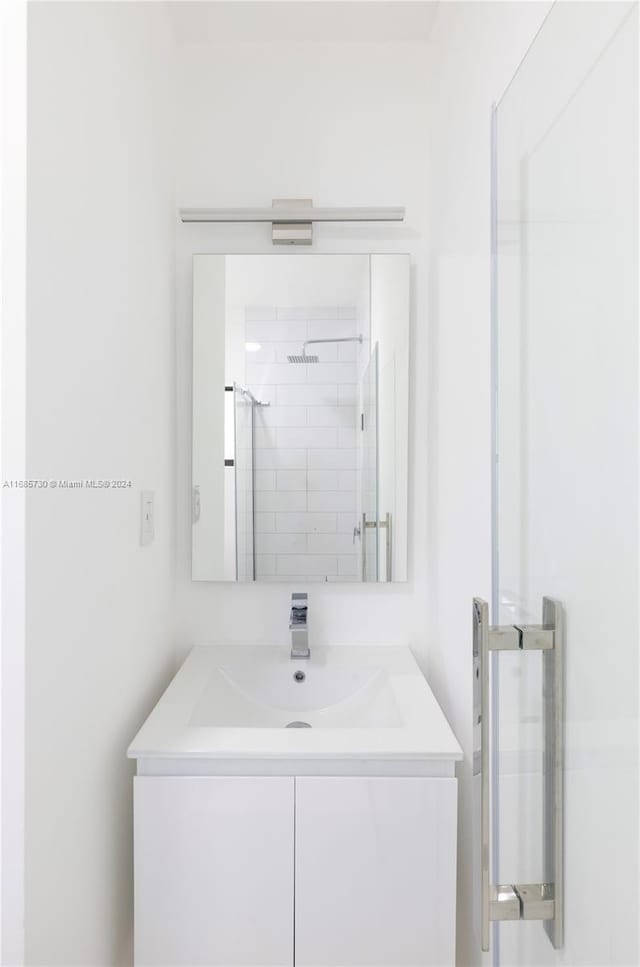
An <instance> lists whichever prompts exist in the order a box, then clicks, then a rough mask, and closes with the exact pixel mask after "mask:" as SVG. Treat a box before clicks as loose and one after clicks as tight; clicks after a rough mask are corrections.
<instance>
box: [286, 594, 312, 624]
mask: <svg viewBox="0 0 640 967" xmlns="http://www.w3.org/2000/svg"><path fill="white" fill-rule="evenodd" d="M307 610H308V605H307V595H306V594H305V593H303V592H294V593H293V594H292V595H291V616H290V619H289V627H292V626H293V625H294V624H295V625H299V624H300V625H306V623H307Z"/></svg>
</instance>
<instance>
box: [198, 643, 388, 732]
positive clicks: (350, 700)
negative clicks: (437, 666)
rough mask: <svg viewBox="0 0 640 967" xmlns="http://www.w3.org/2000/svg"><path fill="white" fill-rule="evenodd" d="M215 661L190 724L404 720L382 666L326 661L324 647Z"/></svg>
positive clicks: (354, 724)
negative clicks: (293, 654) (298, 657)
mask: <svg viewBox="0 0 640 967" xmlns="http://www.w3.org/2000/svg"><path fill="white" fill-rule="evenodd" d="M262 650H263V651H264V654H261V653H260V651H258V654H257V655H252V656H251V660H250V661H247V660H246V659H244V660H242V659H240V660H236V661H234V662H230V663H228V664H224V665H217V666H216V667H215V668H214V669H213V673H212V675H211V677H210V678H209V681H208V683H207V686H206V688H205V690H204V692H203V693H202V695H201V696H200V699H199V700H198V702H197V703H196V705H195V708H194V710H193V714H192V716H191V719H190V725H192V726H204V727H214V728H216V727H218V728H219V727H230V728H278V727H280V728H283V727H285V726H290V727H291V726H294V727H295V726H297V727H301V726H305V725H306V726H311V727H312V728H376V727H377V728H392V727H398V726H401V725H402V724H403V720H402V717H401V715H400V712H399V710H398V706H397V703H396V701H395V699H394V696H393V692H392V690H391V687H390V684H389V676H388V674H387V672H386V671H385V669H383V668H380V667H376V666H373V667H371V666H368V665H365V666H363V667H360V666H359V665H353V666H340V665H336V664H331V663H328V662H327V660H326V650H324V649H322V650H316V651H315V652H313V653H312V656H311V658H310V659H307V660H304V661H291V659H290V658H288V657H287V656H286V653H284V652H282V651H280V650H279V649H278V650H277V651H276V654H273V650H272V649H270V648H265V649H262Z"/></svg>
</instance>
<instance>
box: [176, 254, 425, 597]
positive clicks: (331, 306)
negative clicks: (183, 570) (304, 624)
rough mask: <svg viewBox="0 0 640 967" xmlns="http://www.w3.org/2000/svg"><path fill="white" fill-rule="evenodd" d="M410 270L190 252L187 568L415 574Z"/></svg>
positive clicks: (363, 577)
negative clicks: (411, 566)
mask: <svg viewBox="0 0 640 967" xmlns="http://www.w3.org/2000/svg"><path fill="white" fill-rule="evenodd" d="M409 273H410V266H409V256H408V255H302V254H295V255H281V254H274V255H196V256H194V260H193V481H192V484H193V491H192V577H193V580H194V581H272V582H273V581H280V582H299V581H306V582H317V581H323V582H324V581H326V582H329V581H366V582H388V581H406V579H407V463H408V383H409Z"/></svg>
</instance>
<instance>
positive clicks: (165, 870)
mask: <svg viewBox="0 0 640 967" xmlns="http://www.w3.org/2000/svg"><path fill="white" fill-rule="evenodd" d="M134 782H135V789H134V810H135V950H136V964H137V965H140V967H141V965H162V967H169V965H172V967H173V965H182V967H187V965H188V967H196V965H206V967H218V965H219V967H240V965H242V967H267V965H269V967H287V965H292V964H293V830H294V816H293V800H294V791H293V779H290V778H288V777H235V776H223V777H218V776H213V777H209V776H206V777H199V778H191V777H182V776H179V777H173V776H171V777H139V778H136V779H135V780H134Z"/></svg>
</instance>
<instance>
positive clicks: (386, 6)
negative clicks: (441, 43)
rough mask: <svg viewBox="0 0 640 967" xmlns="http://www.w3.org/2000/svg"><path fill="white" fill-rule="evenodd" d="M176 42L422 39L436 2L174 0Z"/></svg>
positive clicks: (423, 40) (172, 20) (407, 0)
mask: <svg viewBox="0 0 640 967" xmlns="http://www.w3.org/2000/svg"><path fill="white" fill-rule="evenodd" d="M167 6H168V8H169V14H170V17H171V23H172V25H173V30H174V35H175V41H176V43H177V44H181V45H182V44H228V43H292V42H293V43H335V42H358V43H394V42H395V43H424V42H425V41H426V40H427V38H428V35H429V31H430V30H431V26H432V23H433V19H434V16H435V9H436V7H437V2H424V0H173V2H169V3H168V4H167Z"/></svg>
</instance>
